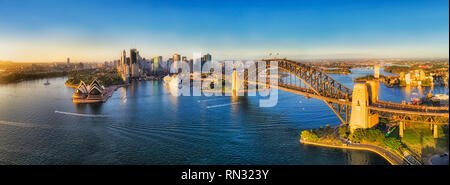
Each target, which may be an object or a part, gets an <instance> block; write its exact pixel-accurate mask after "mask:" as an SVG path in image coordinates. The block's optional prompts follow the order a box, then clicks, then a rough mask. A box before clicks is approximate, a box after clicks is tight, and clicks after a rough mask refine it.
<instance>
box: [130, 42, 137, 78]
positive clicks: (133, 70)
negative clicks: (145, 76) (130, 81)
mask: <svg viewBox="0 0 450 185" xmlns="http://www.w3.org/2000/svg"><path fill="white" fill-rule="evenodd" d="M137 60H138V52H137V50H136V49H134V48H133V49H130V67H131V77H134V78H135V77H138V75H139V66H138V61H137Z"/></svg>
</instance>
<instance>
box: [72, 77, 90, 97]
mask: <svg viewBox="0 0 450 185" xmlns="http://www.w3.org/2000/svg"><path fill="white" fill-rule="evenodd" d="M87 94H88V89H87V87H86V84H85V83H84V82H83V81H81V82H80V85H78V87H77V88H76V90H75V93H73V96H72V98H74V99H84V98H86V97H87Z"/></svg>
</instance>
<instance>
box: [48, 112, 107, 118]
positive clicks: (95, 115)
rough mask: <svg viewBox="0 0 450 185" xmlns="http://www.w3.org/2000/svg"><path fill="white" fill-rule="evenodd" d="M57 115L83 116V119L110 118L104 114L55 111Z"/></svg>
mask: <svg viewBox="0 0 450 185" xmlns="http://www.w3.org/2000/svg"><path fill="white" fill-rule="evenodd" d="M55 113H58V114H66V115H71V116H81V117H93V118H95V117H97V118H98V117H100V118H105V117H109V116H108V115H102V114H79V113H74V112H63V111H57V110H55Z"/></svg>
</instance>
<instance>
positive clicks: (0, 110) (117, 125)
mask: <svg viewBox="0 0 450 185" xmlns="http://www.w3.org/2000/svg"><path fill="white" fill-rule="evenodd" d="M352 71H353V74H351V75H338V74H332V75H330V76H331V77H332V78H334V79H336V80H337V81H339V82H341V83H342V84H344V85H345V86H347V87H350V88H352V87H353V84H354V82H353V81H352V78H355V77H357V76H363V75H367V74H370V73H372V70H370V69H354V70H352ZM65 80H66V79H65V78H53V79H49V82H50V85H47V86H45V85H43V84H44V83H45V81H46V80H44V79H43V80H34V81H25V82H20V83H17V84H8V85H0V164H269V165H270V164H280V165H284V164H287V165H301V164H313V165H314V164H319V165H321V164H324V165H325V164H382V165H384V164H389V163H388V162H387V161H385V160H384V159H383V158H382V157H380V156H378V155H377V154H375V153H372V152H367V151H354V150H343V149H333V148H321V147H316V146H305V145H302V144H300V143H299V138H300V132H301V131H302V130H304V129H311V128H318V127H320V126H325V125H326V124H330V125H336V124H339V119H338V118H337V117H336V116H335V115H334V113H333V112H332V111H331V110H330V109H329V108H328V106H327V105H326V104H325V103H324V102H323V101H321V100H316V99H306V98H305V97H303V96H300V95H297V94H292V93H288V92H284V91H279V98H278V104H277V105H276V106H275V107H269V108H263V107H259V106H258V104H259V99H260V98H261V97H237V98H236V97H227V96H222V97H214V96H212V97H205V96H201V97H192V96H191V97H185V96H180V97H174V96H172V95H171V94H170V92H169V90H168V89H167V88H165V87H164V86H163V84H162V83H163V82H162V81H140V82H134V83H132V84H131V85H130V86H128V87H123V88H120V89H118V90H117V91H116V92H115V93H114V95H113V96H112V97H111V98H109V100H108V101H107V102H106V103H103V104H102V103H100V104H88V105H86V104H84V105H83V104H82V105H75V104H73V103H72V100H71V95H72V93H73V89H72V88H69V87H66V86H64V82H65ZM429 90H430V88H387V87H386V86H385V85H384V84H380V99H382V100H386V101H392V102H401V101H402V99H406V100H408V99H409V98H410V97H413V96H415V97H418V96H421V95H423V94H426V93H428V91H429ZM433 91H434V92H435V93H443V94H448V88H434V89H433Z"/></svg>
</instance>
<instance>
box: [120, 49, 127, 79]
mask: <svg viewBox="0 0 450 185" xmlns="http://www.w3.org/2000/svg"><path fill="white" fill-rule="evenodd" d="M126 64H127V52H126V51H125V50H123V52H122V57H121V58H120V66H121V68H122V72H123V73H124V74H126V71H125V70H126V67H125V66H126Z"/></svg>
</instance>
